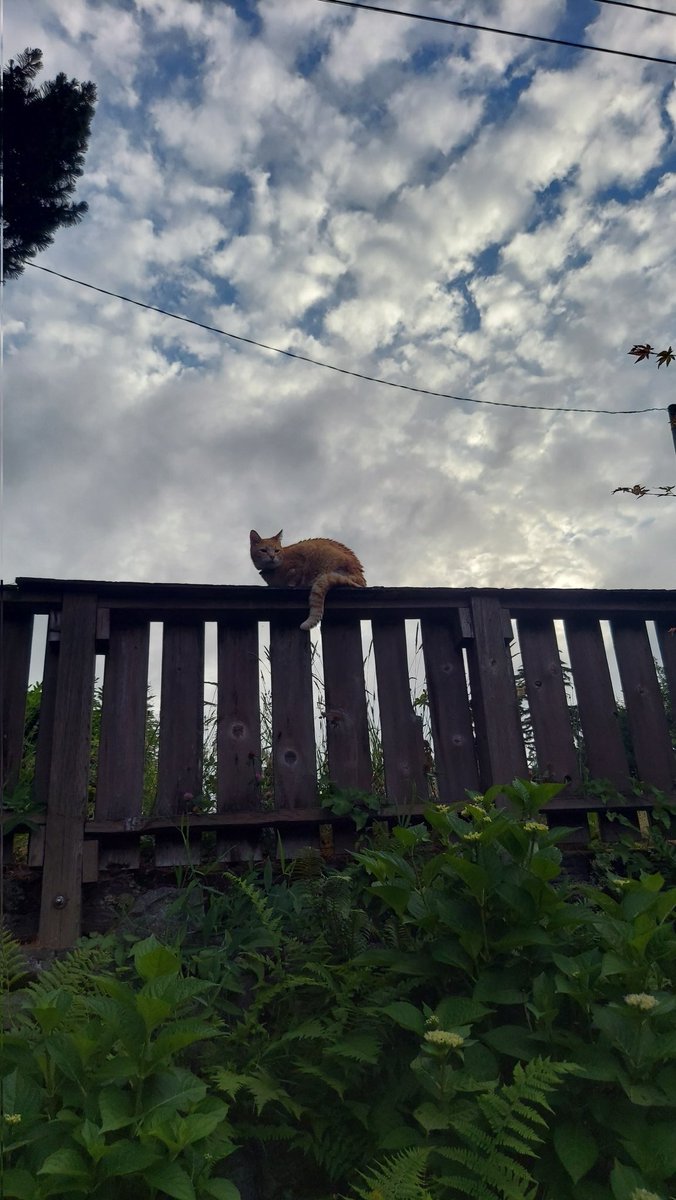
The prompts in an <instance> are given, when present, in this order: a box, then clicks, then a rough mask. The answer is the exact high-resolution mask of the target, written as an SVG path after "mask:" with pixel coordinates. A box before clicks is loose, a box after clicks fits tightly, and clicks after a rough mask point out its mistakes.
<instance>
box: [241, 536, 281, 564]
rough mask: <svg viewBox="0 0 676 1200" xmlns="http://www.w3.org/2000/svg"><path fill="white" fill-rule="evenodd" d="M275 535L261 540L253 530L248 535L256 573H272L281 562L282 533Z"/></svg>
mask: <svg viewBox="0 0 676 1200" xmlns="http://www.w3.org/2000/svg"><path fill="white" fill-rule="evenodd" d="M283 532H284V530H283V529H280V531H279V533H276V534H275V536H274V537H271V538H262V537H261V535H260V534H259V533H256V530H255V529H252V530H251V533H250V534H249V541H250V543H251V559H252V562H253V564H254V566H255V568H256V570H257V571H273V570H274V568H275V567H278V566H279V564H280V562H281V561H282V533H283Z"/></svg>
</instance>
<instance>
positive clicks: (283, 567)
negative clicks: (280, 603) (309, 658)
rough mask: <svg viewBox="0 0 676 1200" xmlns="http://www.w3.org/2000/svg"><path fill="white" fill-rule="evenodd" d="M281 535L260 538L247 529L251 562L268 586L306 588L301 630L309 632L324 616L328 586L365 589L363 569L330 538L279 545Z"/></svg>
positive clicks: (355, 558)
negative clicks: (306, 604) (306, 606)
mask: <svg viewBox="0 0 676 1200" xmlns="http://www.w3.org/2000/svg"><path fill="white" fill-rule="evenodd" d="M282 532H283V530H281V529H280V531H279V533H276V534H275V536H274V537H271V538H262V537H261V536H260V534H258V533H256V530H255V529H252V530H251V533H250V535H249V537H250V543H251V559H252V561H253V564H254V566H255V567H256V569H257V571H259V572H260V575H261V577H262V578H263V579H264V580H265V582H266V583H267V584H268V586H269V587H309V588H310V612H309V613H308V616H307V618H306V619H305V620H304V621H303V623H302V625H301V629H313V628H314V626H315V625H318V624H319V622H320V621H321V619H322V617H323V615H324V601H325V599H326V593H327V592H328V590H329V588H332V587H366V579H365V578H364V568H363V567H362V565H361V563H360V561H359V559H358V558H357V556H356V554H354V553H353V551H352V550H350V549H348V547H347V546H343V544H342V542H334V541H333V540H332V539H331V538H307V539H306V540H305V541H302V542H295V543H294V544H293V545H291V546H282Z"/></svg>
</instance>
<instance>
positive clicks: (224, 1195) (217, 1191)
mask: <svg viewBox="0 0 676 1200" xmlns="http://www.w3.org/2000/svg"><path fill="white" fill-rule="evenodd" d="M202 1191H203V1192H204V1193H205V1194H206V1195H207V1196H214V1198H215V1200H242V1198H241V1196H240V1192H239V1188H236V1187H235V1185H234V1183H231V1182H230V1180H229V1179H207V1182H206V1183H203V1184H202Z"/></svg>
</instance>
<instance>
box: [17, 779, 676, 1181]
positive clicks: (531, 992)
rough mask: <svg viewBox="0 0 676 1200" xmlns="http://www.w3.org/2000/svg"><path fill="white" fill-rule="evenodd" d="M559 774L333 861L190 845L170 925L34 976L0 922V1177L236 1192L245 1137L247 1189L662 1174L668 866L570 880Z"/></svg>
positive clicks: (672, 1159) (670, 1032)
mask: <svg viewBox="0 0 676 1200" xmlns="http://www.w3.org/2000/svg"><path fill="white" fill-rule="evenodd" d="M555 791H556V785H550V784H533V783H525V782H517V783H515V784H513V785H511V786H510V787H505V788H502V789H499V790H498V789H495V790H494V791H492V792H490V793H487V794H486V795H485V796H474V797H472V798H470V800H469V801H468V802H467V803H466V804H464V805H463V806H457V807H453V808H445V807H443V806H433V807H431V808H430V809H429V811H428V812H427V813H426V815H425V819H424V820H421V821H419V822H417V823H411V824H409V825H405V826H396V827H395V828H394V829H393V830H392V831H391V833H390V834H385V833H384V832H383V831H382V829H381V830H380V831H379V832H378V835H377V840H374V841H372V842H371V843H370V844H369V843H367V844H366V845H365V847H364V848H363V849H362V850H361V851H360V852H359V853H357V854H355V855H354V856H353V861H352V864H351V865H350V866H349V867H348V868H347V869H346V870H345V871H343V872H341V873H338V872H335V871H331V870H329V869H327V868H326V867H325V866H324V864H323V863H321V860H319V859H317V858H312V859H311V860H310V859H307V860H303V859H301V860H299V861H297V863H295V864H292V865H289V866H287V865H285V864H282V867H281V870H278V871H275V870H273V868H272V866H271V864H269V863H268V864H267V865H266V866H265V867H264V868H263V869H262V870H261V871H253V870H252V871H251V873H250V874H249V875H244V876H242V875H235V874H233V873H230V874H228V875H227V876H226V877H225V878H223V877H222V876H221V877H218V876H217V875H216V874H215V873H213V874H210V873H201V872H199V871H193V870H188V871H187V872H186V874H185V876H184V877H183V880H182V884H183V886H182V889H181V893H180V896H179V898H178V899H177V901H176V904H175V912H174V914H173V917H174V920H173V921H172V925H171V927H172V929H176V930H177V933H176V937H175V941H174V943H173V944H172V945H171V946H161V945H159V943H157V942H156V941H154V939H146V941H144V942H141V943H138V944H131V945H126V944H125V942H124V940H121V939H118V940H117V941H115V942H106V943H105V944H101V943H95V942H91V943H88V944H87V943H85V945H84V946H83V947H82V948H80V949H78V950H77V951H75V953H74V955H72V956H71V958H70V959H69V960H66V963H65V964H64V963H61V964H58V965H57V964H55V966H54V967H53V968H51V969H50V971H47V972H46V973H45V974H44V975H43V977H42V978H41V980H40V982H39V984H35V985H30V986H29V987H27V988H26V987H21V984H22V967H21V963H20V961H19V960H18V959H17V954H16V952H15V950H14V949H13V948H12V947H10V946H8V945H5V946H4V951H3V952H4V956H5V960H6V963H7V967H6V970H5V976H6V979H7V980H8V981H11V985H12V986H13V987H14V989H15V990H14V991H13V992H12V1004H11V1005H10V1006H8V1007H7V1021H6V1029H5V1034H4V1048H3V1056H2V1075H3V1106H4V1107H3V1115H4V1120H3V1133H4V1151H3V1164H4V1172H5V1174H4V1180H3V1186H4V1189H5V1191H4V1194H5V1195H7V1196H10V1197H17V1198H18V1200H22V1198H23V1197H28V1196H30V1197H31V1198H32V1197H36V1198H37V1200H41V1198H42V1197H47V1196H56V1197H63V1198H64V1200H65V1197H66V1196H71V1195H77V1194H87V1195H91V1196H93V1197H95V1198H96V1197H102V1198H106V1197H108V1196H113V1195H114V1196H115V1198H116V1200H124V1198H125V1197H126V1196H129V1197H132V1196H133V1197H134V1198H135V1200H136V1198H139V1200H153V1198H156V1200H160V1197H165V1196H171V1197H177V1198H178V1200H182V1198H183V1197H188V1198H192V1197H195V1198H196V1200H202V1198H205V1200H206V1198H209V1197H212V1196H213V1197H216V1198H218V1197H227V1198H228V1200H234V1198H235V1197H236V1196H237V1190H236V1188H235V1186H234V1183H233V1182H231V1179H230V1178H229V1177H230V1176H232V1175H233V1174H234V1170H231V1167H232V1166H233V1162H234V1161H235V1160H233V1159H232V1155H233V1152H234V1150H235V1148H239V1150H238V1153H239V1155H240V1156H241V1155H242V1154H244V1155H245V1156H246V1158H247V1161H248V1162H249V1164H250V1165H252V1170H254V1171H255V1174H256V1179H257V1183H256V1186H257V1189H258V1194H259V1196H260V1197H261V1198H262V1200H330V1198H332V1197H338V1196H350V1197H352V1198H353V1200H356V1198H359V1200H364V1198H368V1200H458V1198H461V1197H485V1198H488V1200H608V1198H611V1200H646V1197H649V1198H653V1197H658V1198H661V1200H667V1197H668V1196H669V1194H670V1193H671V1194H673V1192H674V1188H675V1185H676V1139H674V1137H673V1128H674V1116H675V1113H674V1108H676V989H675V988H674V983H675V976H676V933H675V932H674V926H673V910H674V907H675V906H676V887H673V886H669V881H668V880H667V877H666V875H665V874H660V873H657V872H654V871H653V872H651V871H648V870H640V869H639V870H637V872H636V877H635V878H634V877H628V876H623V877H621V878H615V877H609V886H608V887H606V888H605V889H601V888H598V887H588V886H585V887H580V886H579V885H573V884H571V883H570V882H568V881H566V879H565V877H563V876H562V873H561V851H560V849H559V846H558V842H559V841H560V839H561V837H562V836H565V831H561V830H558V831H557V832H556V833H553V832H551V831H550V830H549V829H548V827H547V823H546V817H545V816H544V814H543V812H542V809H543V806H544V805H546V803H547V801H548V800H549V799H550V798H551V797H552V796H553V795H554V793H555ZM500 792H502V793H503V794H504V796H505V797H506V799H507V801H508V808H504V807H499V806H498V805H497V803H496V802H497V800H498V797H499V793H500ZM500 803H501V804H502V800H501V801H500ZM374 836H375V835H374ZM667 866H668V863H667ZM671 882H676V881H674V880H673V879H672V880H671ZM196 914H197V919H196ZM3 945H4V944H3ZM87 946H88V947H89V948H88V949H87V948H86V947H87ZM87 955H89V956H90V957H89V958H87ZM96 955H98V956H99V957H98V958H97V957H96ZM101 955H103V958H102V957H101ZM8 986H9V982H8ZM17 1118H20V1119H19V1120H17Z"/></svg>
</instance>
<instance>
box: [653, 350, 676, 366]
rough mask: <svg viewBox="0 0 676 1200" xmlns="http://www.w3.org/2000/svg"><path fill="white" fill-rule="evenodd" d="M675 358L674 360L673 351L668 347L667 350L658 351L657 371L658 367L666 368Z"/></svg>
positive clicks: (675, 356)
mask: <svg viewBox="0 0 676 1200" xmlns="http://www.w3.org/2000/svg"><path fill="white" fill-rule="evenodd" d="M675 358H676V354H674V352H673V350H672V349H671V346H670V347H669V349H668V350H660V352H659V354H658V355H657V366H658V369H659V367H668V366H669V363H672V362H673V361H674V359H675Z"/></svg>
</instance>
